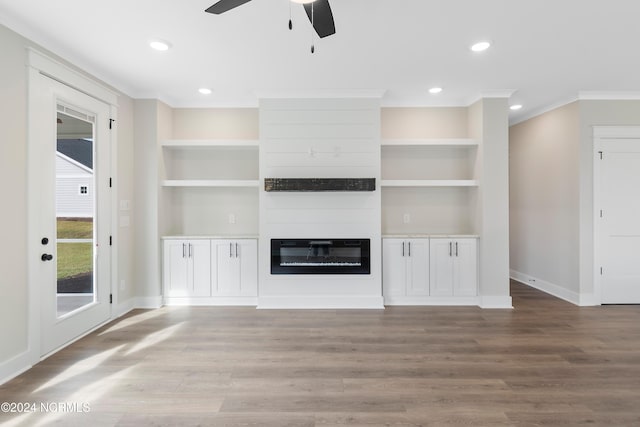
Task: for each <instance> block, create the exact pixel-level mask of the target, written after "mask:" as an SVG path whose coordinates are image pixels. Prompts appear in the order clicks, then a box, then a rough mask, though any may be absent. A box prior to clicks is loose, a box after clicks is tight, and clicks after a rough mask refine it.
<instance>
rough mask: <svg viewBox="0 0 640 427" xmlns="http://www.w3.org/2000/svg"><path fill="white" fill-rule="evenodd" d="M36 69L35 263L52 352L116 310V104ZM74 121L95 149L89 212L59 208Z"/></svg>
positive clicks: (44, 333) (46, 347)
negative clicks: (66, 133) (62, 154)
mask: <svg viewBox="0 0 640 427" xmlns="http://www.w3.org/2000/svg"><path fill="white" fill-rule="evenodd" d="M30 73H31V74H30V78H29V121H30V124H29V132H30V134H29V151H28V153H29V172H28V173H29V224H30V225H29V239H30V241H29V248H30V249H29V269H30V273H31V278H30V281H31V282H32V285H31V286H33V288H34V289H37V297H39V299H40V310H39V314H40V344H41V347H40V355H46V354H48V353H50V352H52V351H54V350H56V349H58V348H60V347H62V346H64V345H65V344H67V343H69V342H71V341H72V340H73V339H75V338H77V337H79V336H81V335H82V334H84V333H86V332H87V331H90V330H91V329H93V328H95V327H97V326H99V325H100V324H102V323H104V322H106V321H107V320H109V318H110V316H111V306H110V298H111V296H110V294H111V246H110V234H111V216H110V210H111V197H112V196H111V190H110V184H109V179H110V175H111V158H110V153H111V135H110V132H111V131H110V130H109V121H110V118H111V114H110V113H111V107H110V106H109V105H108V104H106V103H103V102H101V101H98V100H97V99H95V98H92V97H90V96H88V95H85V94H83V93H81V92H79V91H76V90H74V89H72V88H70V87H68V86H65V85H63V84H61V83H58V82H57V81H55V80H53V79H50V78H48V77H45V76H43V75H41V74H39V73H37V72H35V71H33V70H31V71H30ZM70 124H73V125H74V126H77V127H78V129H80V137H79V138H78V144H85V145H86V146H87V147H88V153H89V154H90V156H89V157H90V159H84V160H85V161H87V162H88V165H89V166H88V168H89V169H90V170H91V173H92V184H93V186H92V187H91V191H93V194H89V192H90V190H89V186H87V187H85V188H84V189H83V188H82V187H81V188H79V189H78V190H79V193H80V196H83V195H86V196H87V197H89V196H90V200H91V202H90V206H91V210H90V211H89V213H87V214H85V215H84V217H83V218H66V217H61V216H58V215H57V214H56V212H57V210H56V198H57V196H58V192H59V189H58V187H60V185H59V183H58V179H57V177H58V171H57V169H56V158H57V153H58V150H60V140H61V138H63V137H61V136H60V134H59V129H60V128H61V127H66V126H69V125H70ZM63 139H64V138H63ZM85 148H86V147H85Z"/></svg>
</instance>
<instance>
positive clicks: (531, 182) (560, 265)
mask: <svg viewBox="0 0 640 427" xmlns="http://www.w3.org/2000/svg"><path fill="white" fill-rule="evenodd" d="M578 121H579V104H578V102H574V103H571V104H568V105H565V106H564V107H561V108H558V109H556V110H553V111H550V112H547V113H545V114H542V115H540V116H537V117H535V118H532V119H530V120H527V121H525V122H522V123H520V124H517V125H515V126H512V127H511V129H510V134H509V138H510V144H509V145H510V147H509V148H510V161H509V167H510V174H509V182H510V230H511V234H510V235H511V252H510V255H511V270H512V275H513V276H514V277H515V278H517V279H518V280H523V281H525V283H528V284H530V285H532V286H536V287H539V288H542V289H544V290H546V291H547V292H554V293H555V294H559V293H562V292H564V293H565V295H564V297H566V298H571V299H572V300H574V301H575V300H576V298H577V295H578V293H579V292H580V289H579V288H580V285H579V275H578V270H579V267H578V265H579V253H580V245H579V238H578V234H579V222H580V219H579V203H580V200H579V173H580V172H579V167H580V165H579V156H578V152H579V143H580V140H579V127H578ZM556 288H562V289H556Z"/></svg>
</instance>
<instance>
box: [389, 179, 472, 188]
mask: <svg viewBox="0 0 640 427" xmlns="http://www.w3.org/2000/svg"><path fill="white" fill-rule="evenodd" d="M380 185H381V186H382V187H477V186H478V181H476V180H475V179H383V180H381V181H380Z"/></svg>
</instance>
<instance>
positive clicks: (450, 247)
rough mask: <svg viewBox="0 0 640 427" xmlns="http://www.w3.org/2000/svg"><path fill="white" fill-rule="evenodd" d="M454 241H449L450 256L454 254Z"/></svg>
mask: <svg viewBox="0 0 640 427" xmlns="http://www.w3.org/2000/svg"><path fill="white" fill-rule="evenodd" d="M452 247H453V243H451V242H449V256H451V255H452V254H453V249H452Z"/></svg>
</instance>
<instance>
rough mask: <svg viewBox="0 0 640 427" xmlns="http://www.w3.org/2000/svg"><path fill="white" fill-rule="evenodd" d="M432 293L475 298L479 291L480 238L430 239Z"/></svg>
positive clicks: (438, 295)
mask: <svg viewBox="0 0 640 427" xmlns="http://www.w3.org/2000/svg"><path fill="white" fill-rule="evenodd" d="M429 252H430V254H431V256H430V260H431V262H430V274H429V288H430V295H432V296H436V297H451V296H452V297H474V296H476V295H477V294H478V249H477V240H476V239H471V238H454V239H451V238H431V239H429Z"/></svg>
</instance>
